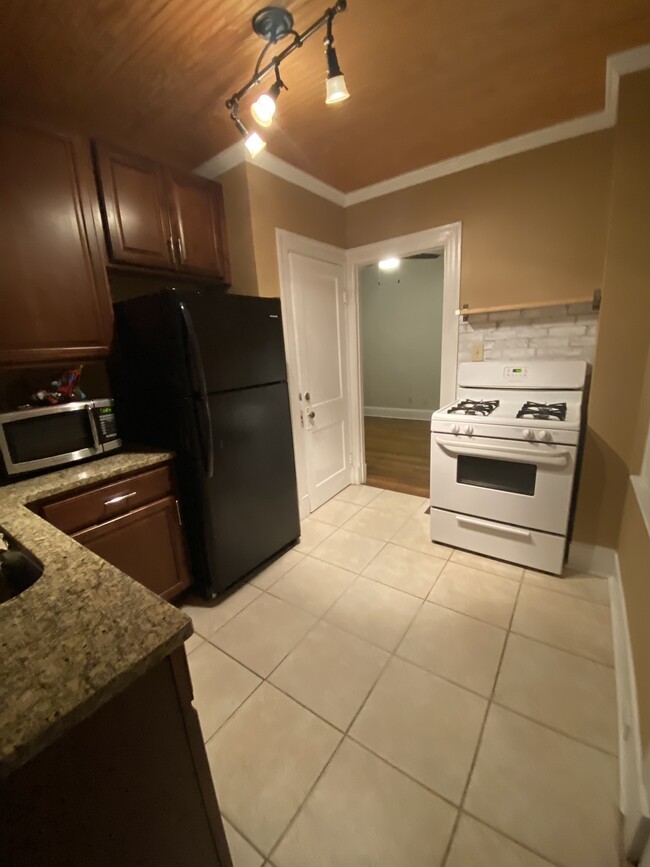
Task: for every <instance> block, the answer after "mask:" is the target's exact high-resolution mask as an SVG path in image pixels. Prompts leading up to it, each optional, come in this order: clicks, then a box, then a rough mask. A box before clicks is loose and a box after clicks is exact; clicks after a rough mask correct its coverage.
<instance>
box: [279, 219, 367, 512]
mask: <svg viewBox="0 0 650 867" xmlns="http://www.w3.org/2000/svg"><path fill="white" fill-rule="evenodd" d="M275 238H276V246H277V254H278V272H279V276H280V302H281V304H282V329H283V332H284V345H285V351H286V355H287V381H288V384H289V405H290V408H291V429H292V432H293V447H294V454H295V456H296V478H297V482H298V504H299V508H300V519H301V520H302V519H303V518H306V517H307V516H308V515H309V513H310V507H311V504H310V500H309V488H308V484H307V456H306V454H305V444H304V441H303V436H302V433H303V428H302V426H301V424H300V410H301V407H300V400H299V399H298V394H299V391H300V388H299V376H298V332H297V328H298V323H297V321H296V305H295V303H294V299H293V288H292V282H291V260H290V255H291V253H296V254H297V255H299V256H306V257H308V258H310V259H318V260H320V261H321V262H331V263H334V264H335V265H341V266H342V268H343V280H344V285H343V300H344V302H346V303H347V286H346V285H345V281H346V279H347V267H346V255H345V250H344V249H342V248H341V247H335V246H333V245H332V244H326V243H324V242H323V241H315V240H314V239H313V238H306V237H304V236H303V235H297V234H295V233H294V232H289V231H287V230H286V229H276V230H275ZM346 336H347V343H348V356H347V357H348V369H347V371H346V377H347V381H348V389H347V391H348V413H349V418H350V420H351V427H353V426H354V417H353V414H352V404H351V403H350V385H351V381H352V379H353V377H352V375H351V373H352V370H351V368H352V365H351V363H350V360H351V356H350V354H349V348H350V316H349V315H348V312H347V307H346ZM351 449H352V451H354V442H353V441H352V442H351Z"/></svg>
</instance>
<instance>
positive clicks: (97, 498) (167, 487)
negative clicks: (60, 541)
mask: <svg viewBox="0 0 650 867" xmlns="http://www.w3.org/2000/svg"><path fill="white" fill-rule="evenodd" d="M173 489H174V488H173V480H172V475H171V468H170V466H169V464H165V465H164V466H162V467H156V468H155V469H154V470H147V471H146V472H144V473H138V474H137V475H133V476H128V477H127V478H125V479H120V480H119V481H117V482H112V483H111V484H110V485H102V487H101V488H93V489H92V490H91V491H84V492H83V493H82V494H77V495H76V496H74V497H67V498H66V499H65V500H58V501H57V502H54V503H48V504H47V505H45V506H43V517H44V518H45V520H46V521H48V522H49V523H50V524H54V526H55V527H58V529H59V530H63V532H64V533H74V532H76V531H77V530H82V529H84V528H85V527H91V526H93V525H94V524H101V523H102V522H103V521H109V520H111V518H116V517H118V516H119V515H124V514H126V513H127V512H131V511H133V509H137V508H138V507H139V506H144V505H146V504H147V503H151V502H153V501H154V500H159V499H160V498H161V497H164V496H165V495H166V494H170V493H171V492H172V491H173Z"/></svg>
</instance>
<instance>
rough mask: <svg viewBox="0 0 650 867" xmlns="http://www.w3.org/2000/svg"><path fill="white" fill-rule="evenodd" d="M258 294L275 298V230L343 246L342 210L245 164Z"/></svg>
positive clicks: (276, 293) (276, 281)
mask: <svg viewBox="0 0 650 867" xmlns="http://www.w3.org/2000/svg"><path fill="white" fill-rule="evenodd" d="M246 169H247V174H248V191H249V196H250V208H251V217H252V227H253V244H254V247H255V263H256V268H257V283H258V287H259V294H260V295H265V296H274V297H278V296H279V295H280V277H279V274H278V257H277V248H276V238H275V230H276V229H287V230H288V231H290V232H296V233H297V234H299V235H305V236H306V237H308V238H314V239H315V240H317V241H324V242H326V243H328V244H334V246H336V247H344V246H345V224H344V213H345V212H344V210H343V208H342V207H340V206H339V205H335V204H333V203H332V202H329V201H327V200H326V199H322V198H321V197H320V196H316V195H314V193H310V192H308V191H307V190H305V189H303V188H302V187H297V186H296V185H295V184H290V183H288V182H287V181H284V180H282V178H278V177H276V176H275V175H272V174H270V173H269V172H265V171H264V170H263V169H260V168H258V167H257V166H255V165H250V164H249V165H247V166H246Z"/></svg>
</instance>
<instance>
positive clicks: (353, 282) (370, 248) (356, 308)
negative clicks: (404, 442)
mask: <svg viewBox="0 0 650 867" xmlns="http://www.w3.org/2000/svg"><path fill="white" fill-rule="evenodd" d="M461 228H462V226H461V223H460V222H457V223H449V224H447V225H445V226H438V227H436V228H433V229H425V230H424V231H422V232H414V233H413V234H411V235H402V236H401V237H399V238H389V239H387V240H385V241H377V242H375V243H373V244H365V245H364V246H362V247H353V248H351V249H349V250H347V251H346V261H347V268H346V272H347V277H346V288H347V290H348V295H349V298H348V323H349V327H348V333H349V337H350V346H349V354H348V359H349V367H350V372H351V377H350V380H351V381H350V391H349V393H350V427H351V437H352V470H353V473H352V475H353V478H352V481H353V483H355V484H363V483H364V482H365V481H366V476H367V472H366V459H365V458H366V447H365V435H364V401H363V358H362V343H361V307H360V298H359V266H361V265H371V264H374V263H376V262H378V261H379V260H380V259H388V258H390V257H392V256H397V257H399V258H404V257H405V256H411V255H413V254H414V253H424V252H426V251H428V250H434V249H442V250H443V255H444V261H443V301H442V350H441V356H442V357H441V364H440V405H441V406H444V405H445V404H447V403H451V401H453V400H454V399H455V397H456V382H457V374H458V330H459V329H458V313H457V311H458V309H459V307H460V261H461V234H462V233H461Z"/></svg>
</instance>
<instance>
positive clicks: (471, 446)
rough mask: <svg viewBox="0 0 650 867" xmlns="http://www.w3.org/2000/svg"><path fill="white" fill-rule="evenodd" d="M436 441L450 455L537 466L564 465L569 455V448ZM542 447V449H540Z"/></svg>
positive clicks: (438, 438)
mask: <svg viewBox="0 0 650 867" xmlns="http://www.w3.org/2000/svg"><path fill="white" fill-rule="evenodd" d="M435 440H436V442H437V443H438V445H439V446H440V448H441V449H444V450H445V451H446V452H448V453H449V454H451V455H468V456H476V457H480V458H494V460H500V461H519V462H521V463H524V464H537V465H539V466H553V467H556V466H562V465H566V464H567V463H568V461H569V458H570V457H571V451H570V450H569V449H561V450H559V451H546V449H547V448H549V447H548V446H544V445H542V446H540V450H539V451H538V450H537V449H518V448H512V447H511V446H494V445H490V446H486V445H483V444H481V443H471V442H468V443H459V442H457V441H455V440H447V439H443V438H442V437H436V438H435ZM542 449H543V451H542Z"/></svg>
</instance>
